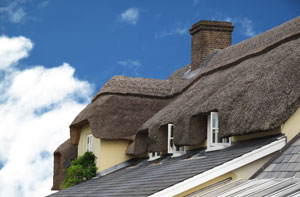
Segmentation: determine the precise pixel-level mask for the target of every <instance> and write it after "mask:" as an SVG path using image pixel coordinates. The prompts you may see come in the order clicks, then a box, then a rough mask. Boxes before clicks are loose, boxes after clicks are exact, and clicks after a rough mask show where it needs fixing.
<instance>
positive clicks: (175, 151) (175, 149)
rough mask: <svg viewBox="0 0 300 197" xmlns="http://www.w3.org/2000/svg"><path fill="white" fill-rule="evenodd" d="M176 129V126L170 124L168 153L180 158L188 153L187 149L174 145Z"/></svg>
mask: <svg viewBox="0 0 300 197" xmlns="http://www.w3.org/2000/svg"><path fill="white" fill-rule="evenodd" d="M174 127H175V126H174V124H168V153H169V154H172V157H179V156H181V155H184V154H185V153H186V147H185V146H176V145H175V144H174Z"/></svg>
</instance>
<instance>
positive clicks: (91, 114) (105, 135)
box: [70, 76, 172, 140]
mask: <svg viewBox="0 0 300 197" xmlns="http://www.w3.org/2000/svg"><path fill="white" fill-rule="evenodd" d="M156 87H157V88H156ZM171 87H172V86H171V85H170V82H169V80H156V79H144V78H130V77H124V76H115V77H113V78H112V79H111V80H109V81H108V82H107V83H106V84H105V85H104V86H103V87H102V88H101V89H100V91H99V92H98V93H97V94H96V96H95V97H94V99H93V101H92V103H90V104H89V105H88V106H87V107H86V108H85V109H83V110H82V111H81V112H80V113H79V115H78V116H77V117H76V118H75V119H74V121H73V122H72V124H71V125H70V129H71V131H72V130H73V129H77V128H80V127H81V126H83V125H84V124H87V123H88V124H89V125H90V127H91V131H92V133H93V135H94V136H95V137H97V138H100V139H127V140H133V139H134V138H132V136H134V135H135V134H136V132H137V130H138V128H139V127H140V126H141V125H142V124H143V123H144V122H145V121H146V120H148V119H149V118H151V116H152V115H153V114H155V113H156V112H157V111H159V110H160V109H161V108H163V107H164V106H165V105H166V104H167V103H168V102H169V100H168V99H166V96H168V95H169V94H170V92H171ZM71 137H72V136H71Z"/></svg>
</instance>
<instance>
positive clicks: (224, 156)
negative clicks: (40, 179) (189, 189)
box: [50, 136, 278, 197]
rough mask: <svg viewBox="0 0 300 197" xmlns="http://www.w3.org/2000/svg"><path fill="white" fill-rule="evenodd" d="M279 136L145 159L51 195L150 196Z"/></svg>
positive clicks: (52, 196)
mask: <svg viewBox="0 0 300 197" xmlns="http://www.w3.org/2000/svg"><path fill="white" fill-rule="evenodd" d="M277 137H278V136H275V137H268V138H261V139H255V140H248V141H243V142H237V143H235V144H233V146H231V147H229V148H227V149H223V150H219V151H214V152H205V150H203V149H202V150H198V151H190V152H188V153H187V154H186V155H183V156H181V157H177V158H171V157H170V156H168V157H165V158H162V159H161V160H158V161H152V162H148V161H147V160H143V161H141V162H140V163H138V164H137V165H135V166H130V167H127V168H124V169H121V170H119V171H116V172H113V173H111V174H108V175H105V176H102V177H98V178H94V179H91V180H89V181H86V182H84V183H81V184H78V185H76V186H73V187H70V188H67V189H65V190H62V191H60V192H57V193H54V194H52V195H50V196H51V197H54V196H75V197H76V196H149V195H151V194H154V193H156V192H158V191H161V190H163V189H165V188H168V187H170V186H172V185H174V184H177V183H179V182H182V181H184V180H186V179H188V178H191V177H193V176H195V175H198V174H201V173H203V172H205V171H207V170H209V169H212V168H215V167H217V166H219V165H222V164H223V163H226V162H228V161H231V160H233V159H235V158H238V157H240V156H242V155H244V154H246V153H249V152H251V151H254V150H256V149H258V148H260V147H262V146H264V145H267V144H269V143H271V142H273V141H275V140H276V138H277Z"/></svg>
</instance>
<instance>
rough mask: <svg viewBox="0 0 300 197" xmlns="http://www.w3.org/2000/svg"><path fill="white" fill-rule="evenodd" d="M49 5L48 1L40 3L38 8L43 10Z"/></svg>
mask: <svg viewBox="0 0 300 197" xmlns="http://www.w3.org/2000/svg"><path fill="white" fill-rule="evenodd" d="M48 5H49V1H42V2H41V3H40V4H39V5H38V6H39V7H40V8H45V7H47V6H48Z"/></svg>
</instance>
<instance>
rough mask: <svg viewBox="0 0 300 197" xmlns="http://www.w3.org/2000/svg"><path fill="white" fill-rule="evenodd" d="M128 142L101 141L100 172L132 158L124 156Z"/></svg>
mask: <svg viewBox="0 0 300 197" xmlns="http://www.w3.org/2000/svg"><path fill="white" fill-rule="evenodd" d="M128 145H129V141H127V140H101V144H100V161H101V165H100V169H99V170H100V171H103V170H106V169H108V168H110V167H112V166H114V165H117V164H120V163H122V162H124V161H127V160H129V159H131V158H133V157H132V156H129V155H127V154H126V150H127V148H128Z"/></svg>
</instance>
